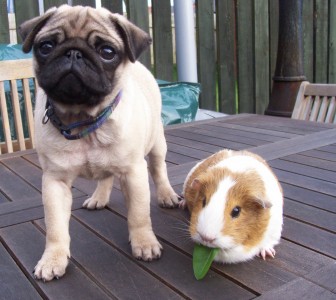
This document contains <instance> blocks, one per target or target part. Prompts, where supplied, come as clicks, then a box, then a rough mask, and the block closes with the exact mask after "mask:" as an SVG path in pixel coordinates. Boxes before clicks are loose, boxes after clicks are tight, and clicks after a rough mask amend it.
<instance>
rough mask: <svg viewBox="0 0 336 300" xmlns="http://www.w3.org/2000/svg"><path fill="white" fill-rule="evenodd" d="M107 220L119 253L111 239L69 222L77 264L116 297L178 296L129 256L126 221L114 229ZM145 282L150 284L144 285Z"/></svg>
mask: <svg viewBox="0 0 336 300" xmlns="http://www.w3.org/2000/svg"><path fill="white" fill-rule="evenodd" d="M81 211H82V212H85V213H87V214H88V215H95V218H97V213H98V214H99V213H101V212H102V211H87V210H81ZM108 218H109V217H108ZM109 221H110V220H107V223H108V224H109V225H108V226H107V228H106V229H107V230H108V231H109V232H111V231H112V234H115V235H116V239H117V241H119V242H120V244H121V245H120V246H121V247H123V248H124V249H125V253H120V252H121V251H122V252H123V250H124V249H121V251H120V250H119V249H118V248H116V247H115V245H114V244H113V243H111V242H110V241H106V239H101V238H100V236H98V235H96V234H95V233H93V232H92V231H91V230H89V229H88V228H86V227H84V226H83V225H82V224H80V223H79V222H77V221H75V220H72V221H71V222H70V236H71V248H72V257H73V259H74V260H76V262H77V263H78V264H79V266H80V267H81V268H83V269H85V270H86V272H88V273H89V274H90V277H91V278H95V280H96V281H97V282H99V283H100V285H101V286H103V287H104V289H105V290H107V291H108V292H109V293H110V294H113V295H114V296H115V297H117V298H118V299H125V298H129V299H136V298H138V299H153V298H156V299H158V298H157V297H162V298H165V297H167V298H172V299H181V296H179V295H178V294H177V293H176V292H174V291H173V290H172V289H170V288H169V287H168V286H167V285H165V283H164V282H162V281H160V280H158V279H157V278H155V277H154V276H152V275H151V274H149V273H148V272H146V271H145V270H144V269H143V267H141V266H139V262H138V260H136V259H135V258H133V259H130V258H131V257H132V254H131V247H130V245H129V242H128V231H127V224H126V222H124V223H123V225H124V226H123V227H122V228H118V227H117V228H118V230H116V229H117V228H116V227H115V225H116V223H115V222H109ZM98 222H104V220H102V218H100V217H98ZM104 223H105V222H104ZM37 224H38V225H39V226H41V227H42V228H44V223H43V222H42V221H38V222H37ZM105 224H106V223H105ZM111 225H112V227H111ZM122 229H124V230H122ZM118 246H119V245H118ZM92 253H97V254H98V255H92ZM156 263H157V262H151V263H148V262H145V263H144V264H145V265H146V264H149V265H152V264H153V265H155V264H156ZM130 282H131V283H132V284H130ZM148 286H150V287H151V288H150V289H148Z"/></svg>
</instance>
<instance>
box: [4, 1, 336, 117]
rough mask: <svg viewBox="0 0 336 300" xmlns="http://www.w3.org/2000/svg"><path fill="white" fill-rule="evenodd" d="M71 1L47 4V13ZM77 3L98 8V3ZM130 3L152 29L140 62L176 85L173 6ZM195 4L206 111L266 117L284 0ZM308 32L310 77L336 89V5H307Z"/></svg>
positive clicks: (20, 16)
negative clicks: (150, 44) (148, 47)
mask: <svg viewBox="0 0 336 300" xmlns="http://www.w3.org/2000/svg"><path fill="white" fill-rule="evenodd" d="M279 1H281V0H279ZM6 2H7V1H6V0H0V43H8V42H9V31H8V18H7V9H6ZM66 2H67V1H66V0H44V8H45V9H48V8H49V7H51V6H55V5H56V6H58V5H60V4H62V3H66ZM72 2H73V5H76V4H82V5H90V6H94V5H95V0H73V1H72ZM122 2H123V1H121V0H102V6H104V7H106V8H108V9H110V10H112V11H114V12H119V13H121V12H122ZM125 3H126V8H127V17H128V18H129V19H130V20H131V21H132V22H134V23H135V24H137V25H138V26H140V27H141V28H143V29H144V30H146V31H149V25H150V24H152V35H153V49H152V51H153V52H152V55H151V53H150V52H149V51H148V52H146V53H144V54H143V55H142V57H141V59H140V60H141V61H142V62H143V63H144V64H145V65H146V66H147V67H148V68H151V69H152V70H153V72H154V74H155V76H156V77H157V78H160V79H164V80H168V81H173V80H176V79H177V78H176V71H175V70H176V68H175V67H174V56H173V55H174V54H173V53H174V49H173V44H174V43H173V30H172V11H171V6H170V0H152V11H151V13H149V11H148V7H147V0H126V1H125ZM14 6H15V13H16V23H17V24H21V23H22V22H23V21H24V20H26V19H29V18H31V17H34V16H36V15H38V14H39V8H38V0H25V1H21V0H16V1H14ZM195 6H196V7H195V8H196V9H195V17H196V37H197V49H198V78H199V82H200V83H201V85H202V94H201V99H200V107H202V108H206V109H211V110H219V111H221V112H225V113H229V114H234V113H237V112H248V113H259V114H263V113H264V111H265V108H266V107H267V105H268V102H269V97H270V91H271V86H272V75H273V74H274V70H275V63H276V55H277V42H278V15H279V8H278V0H216V1H213V0H196V1H195ZM149 18H151V20H149ZM302 28H303V49H304V55H303V58H304V73H305V75H306V77H307V79H308V80H309V81H311V82H324V83H336V0H303V17H302ZM19 40H20V39H19ZM0 71H1V70H0Z"/></svg>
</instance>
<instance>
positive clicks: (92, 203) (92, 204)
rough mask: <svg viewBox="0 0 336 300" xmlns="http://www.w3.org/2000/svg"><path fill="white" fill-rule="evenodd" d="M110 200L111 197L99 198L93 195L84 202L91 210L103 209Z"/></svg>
mask: <svg viewBox="0 0 336 300" xmlns="http://www.w3.org/2000/svg"><path fill="white" fill-rule="evenodd" d="M108 202H109V198H107V199H103V198H97V197H94V196H92V197H91V198H89V199H87V200H85V201H84V203H83V207H84V208H87V209H89V210H93V209H103V208H104V207H105V206H106V205H107V204H108Z"/></svg>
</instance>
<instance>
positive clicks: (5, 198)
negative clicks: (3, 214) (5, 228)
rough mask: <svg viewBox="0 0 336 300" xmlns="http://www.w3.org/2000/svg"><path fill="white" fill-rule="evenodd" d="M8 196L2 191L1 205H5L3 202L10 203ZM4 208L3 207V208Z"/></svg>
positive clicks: (0, 195)
mask: <svg viewBox="0 0 336 300" xmlns="http://www.w3.org/2000/svg"><path fill="white" fill-rule="evenodd" d="M8 201H9V200H8V198H7V197H6V196H5V195H4V194H3V193H2V192H1V191H0V204H1V207H2V206H3V203H8ZM1 210H2V208H1Z"/></svg>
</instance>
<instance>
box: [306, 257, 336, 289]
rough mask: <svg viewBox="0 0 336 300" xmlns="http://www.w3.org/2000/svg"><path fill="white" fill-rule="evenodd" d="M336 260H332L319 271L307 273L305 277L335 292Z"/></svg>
mask: <svg viewBox="0 0 336 300" xmlns="http://www.w3.org/2000/svg"><path fill="white" fill-rule="evenodd" d="M335 276H336V262H335V261H334V262H331V263H330V264H329V265H328V266H325V267H323V268H321V269H318V270H317V271H313V272H311V273H310V274H308V275H306V276H305V278H306V279H308V280H309V281H312V282H314V283H315V284H317V285H319V286H322V287H323V288H325V289H327V290H329V291H331V292H333V293H335Z"/></svg>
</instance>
